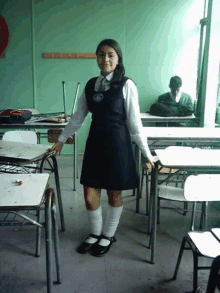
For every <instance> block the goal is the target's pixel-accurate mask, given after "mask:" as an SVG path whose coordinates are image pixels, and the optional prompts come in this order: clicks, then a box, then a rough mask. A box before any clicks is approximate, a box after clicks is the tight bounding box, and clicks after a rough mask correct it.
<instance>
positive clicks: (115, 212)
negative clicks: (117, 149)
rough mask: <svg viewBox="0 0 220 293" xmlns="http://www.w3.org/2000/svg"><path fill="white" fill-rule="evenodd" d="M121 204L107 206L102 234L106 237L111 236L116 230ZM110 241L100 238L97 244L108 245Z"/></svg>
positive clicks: (121, 208)
mask: <svg viewBox="0 0 220 293" xmlns="http://www.w3.org/2000/svg"><path fill="white" fill-rule="evenodd" d="M122 210H123V205H122V206H120V207H112V206H108V211H107V216H106V220H105V225H104V228H103V231H102V234H103V235H105V236H107V237H113V236H114V235H115V232H116V230H117V227H118V224H119V220H120V217H121V214H122ZM109 243H110V241H109V240H107V239H101V240H100V241H99V244H100V245H102V246H107V245H109Z"/></svg>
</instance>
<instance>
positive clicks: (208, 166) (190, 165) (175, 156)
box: [151, 146, 220, 263]
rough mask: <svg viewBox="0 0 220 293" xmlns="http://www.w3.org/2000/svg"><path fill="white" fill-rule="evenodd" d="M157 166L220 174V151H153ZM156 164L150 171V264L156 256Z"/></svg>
mask: <svg viewBox="0 0 220 293" xmlns="http://www.w3.org/2000/svg"><path fill="white" fill-rule="evenodd" d="M155 152H156V155H157V156H158V158H159V164H160V165H161V166H163V167H167V168H174V169H179V170H190V171H192V172H193V171H194V170H195V171H196V172H197V173H199V172H207V173H212V172H215V173H218V174H220V150H218V149H199V148H190V147H189V148H187V149H186V148H183V147H178V146H175V147H168V148H167V149H164V150H161V149H160V150H155ZM157 166H158V164H156V167H155V168H154V169H153V170H152V177H151V197H152V202H153V204H152V230H151V237H152V241H151V263H155V254H156V226H157V201H158V168H157Z"/></svg>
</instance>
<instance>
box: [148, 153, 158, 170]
mask: <svg viewBox="0 0 220 293" xmlns="http://www.w3.org/2000/svg"><path fill="white" fill-rule="evenodd" d="M158 160H159V159H158V157H157V156H149V157H148V158H147V163H150V164H151V167H152V168H154V163H156V162H157V161H158Z"/></svg>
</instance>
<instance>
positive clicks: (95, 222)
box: [86, 205, 103, 244]
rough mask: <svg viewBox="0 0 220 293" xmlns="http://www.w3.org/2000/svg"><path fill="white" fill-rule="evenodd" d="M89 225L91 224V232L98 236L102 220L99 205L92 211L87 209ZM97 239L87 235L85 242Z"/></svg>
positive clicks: (91, 242)
mask: <svg viewBox="0 0 220 293" xmlns="http://www.w3.org/2000/svg"><path fill="white" fill-rule="evenodd" d="M87 213H88V217H89V221H90V225H91V233H92V234H95V235H97V236H100V235H101V233H102V227H103V220H102V207H101V205H100V206H99V207H98V208H97V209H96V210H94V211H90V210H87ZM97 241H98V239H96V238H93V237H89V238H88V239H86V243H90V244H93V243H95V242H97Z"/></svg>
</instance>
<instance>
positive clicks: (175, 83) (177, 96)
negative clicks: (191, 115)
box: [157, 76, 194, 127]
mask: <svg viewBox="0 0 220 293" xmlns="http://www.w3.org/2000/svg"><path fill="white" fill-rule="evenodd" d="M181 86H182V79H181V78H180V77H179V76H173V77H171V79H170V84H169V88H170V92H167V93H165V94H163V95H161V96H159V98H158V102H165V103H166V102H177V103H179V104H180V105H183V106H186V107H187V108H188V109H189V110H191V111H192V112H193V109H194V107H193V99H192V97H191V96H189V95H188V94H186V93H183V92H181ZM158 124H160V125H158ZM161 124H162V123H157V126H163V125H161ZM168 125H169V126H182V127H185V126H192V123H191V122H189V123H186V122H185V123H177V122H169V123H168Z"/></svg>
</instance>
